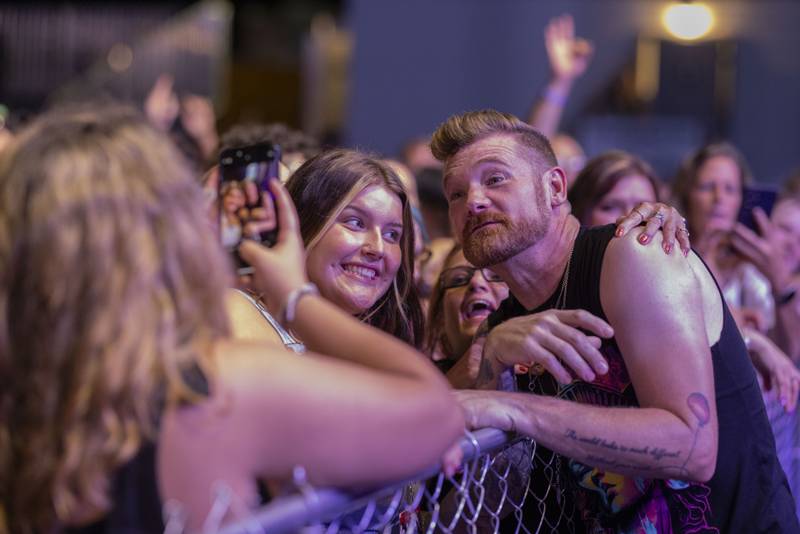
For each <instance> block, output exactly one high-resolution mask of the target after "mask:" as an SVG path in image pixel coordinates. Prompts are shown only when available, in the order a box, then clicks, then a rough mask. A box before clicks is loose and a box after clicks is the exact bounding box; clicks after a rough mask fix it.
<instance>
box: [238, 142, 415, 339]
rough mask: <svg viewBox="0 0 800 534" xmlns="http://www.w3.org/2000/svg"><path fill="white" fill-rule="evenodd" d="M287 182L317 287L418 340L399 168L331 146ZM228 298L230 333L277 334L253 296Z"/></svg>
mask: <svg viewBox="0 0 800 534" xmlns="http://www.w3.org/2000/svg"><path fill="white" fill-rule="evenodd" d="M286 187H287V189H288V190H289V193H290V195H291V197H292V201H293V202H294V204H295V207H296V209H297V213H298V216H299V218H300V233H301V235H302V238H303V243H304V245H305V247H306V250H307V260H306V269H307V271H308V277H309V280H311V282H313V283H314V284H315V285H316V286H317V287H318V288H319V291H320V294H321V295H322V296H323V297H325V298H326V299H327V300H329V301H331V302H333V303H334V304H336V305H337V306H339V307H340V308H342V309H344V310H345V311H347V312H348V313H350V314H351V315H353V316H355V317H357V318H359V319H361V320H362V321H363V322H365V323H367V324H370V325H372V326H374V327H376V328H378V329H380V330H383V331H384V332H387V333H389V334H391V335H393V336H394V337H396V338H398V339H401V340H403V341H405V342H407V343H409V344H411V345H414V346H419V345H420V344H421V342H422V327H423V314H422V309H421V307H420V304H419V298H418V297H417V293H416V289H415V288H414V279H413V262H414V232H413V230H412V228H413V222H412V221H413V220H412V217H411V208H410V205H409V202H408V198H407V195H406V191H405V189H404V187H403V185H402V183H401V181H400V179H399V178H398V176H397V174H396V173H395V172H394V171H393V170H392V169H391V167H389V166H388V165H387V164H385V163H384V162H382V161H381V160H380V159H378V158H376V157H372V156H370V155H368V154H365V153H362V152H358V151H355V150H348V149H336V150H331V151H328V152H325V153H323V154H319V155H318V156H315V157H313V158H311V159H310V160H308V161H307V162H306V163H305V164H303V165H302V166H301V167H300V168H299V169H297V171H295V173H294V174H293V175H292V177H291V178H290V179H289V181H288V182H287V183H286ZM228 304H229V310H230V312H231V315H232V323H233V325H232V326H233V330H234V335H237V336H240V337H248V338H250V337H259V338H271V339H273V340H274V341H278V340H279V338H278V333H279V332H280V330H281V328H280V325H278V324H277V321H274V319H273V318H272V317H271V316H270V315H269V313H268V312H267V310H266V309H265V308H264V307H263V306H261V307H260V309H258V310H257V309H256V307H254V304H256V305H259V304H260V303H259V302H258V301H256V300H251V301H250V302H248V301H247V299H246V298H245V296H244V295H243V294H242V293H241V292H236V293H235V294H233V295H231V297H230V298H229V303H228ZM265 318H266V319H267V321H269V322H267V321H265V320H264V319H265ZM270 325H272V326H270ZM286 334H287V333H286V332H282V335H283V336H284V344H287V342H286V339H287V338H286V337H285V336H286Z"/></svg>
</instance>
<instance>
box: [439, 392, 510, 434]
mask: <svg viewBox="0 0 800 534" xmlns="http://www.w3.org/2000/svg"><path fill="white" fill-rule="evenodd" d="M453 394H454V395H455V396H456V399H457V400H458V402H459V404H461V408H462V409H463V410H464V420H465V421H466V425H467V428H468V429H469V430H477V429H479V428H488V427H491V428H498V429H500V430H504V431H506V432H515V431H516V425H515V424H514V419H513V417H512V415H511V413H512V410H511V409H510V405H509V404H508V403H507V402H503V401H502V400H501V397H507V395H510V394H508V393H505V392H500V391H477V390H470V389H461V390H458V391H454V392H453Z"/></svg>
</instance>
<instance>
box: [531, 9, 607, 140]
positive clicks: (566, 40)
mask: <svg viewBox="0 0 800 534" xmlns="http://www.w3.org/2000/svg"><path fill="white" fill-rule="evenodd" d="M544 44H545V48H546V49H547V58H548V59H549V61H550V71H551V78H550V81H549V82H548V84H547V87H546V88H545V90H544V93H543V94H542V96H541V97H540V98H539V100H537V101H536V102H535V103H534V105H533V107H532V109H531V113H530V117H529V119H528V122H529V123H530V124H531V126H533V127H534V128H536V129H537V130H539V131H540V132H542V133H543V134H544V135H546V136H548V137H551V136H553V135H554V134H555V133H556V132H557V131H558V124H559V122H560V121H561V114H562V113H563V112H564V106H565V104H566V103H567V99H568V98H569V94H570V92H571V91H572V84H573V83H574V81H575V80H576V79H577V78H579V77H580V76H581V75H582V74H583V73H584V72H585V71H586V68H587V67H588V66H589V62H590V61H591V59H592V53H593V52H594V50H593V48H592V45H591V44H590V43H589V42H588V41H586V40H585V39H581V38H578V37H575V23H574V22H573V20H572V16H571V15H561V16H560V17H556V18H555V19H553V20H551V21H550V22H549V23H548V25H547V27H546V28H545V30H544Z"/></svg>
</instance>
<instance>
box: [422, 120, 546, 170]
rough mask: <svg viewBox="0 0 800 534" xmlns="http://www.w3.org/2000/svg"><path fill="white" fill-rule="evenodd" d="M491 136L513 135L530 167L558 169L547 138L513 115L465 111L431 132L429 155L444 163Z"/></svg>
mask: <svg viewBox="0 0 800 534" xmlns="http://www.w3.org/2000/svg"><path fill="white" fill-rule="evenodd" d="M495 134H510V135H513V136H514V137H515V138H516V140H517V142H519V144H520V145H521V146H522V147H523V148H526V149H529V150H530V151H531V152H532V154H531V156H532V158H533V162H532V163H534V165H535V166H536V167H537V168H539V169H540V170H542V171H544V170H545V169H549V168H551V167H555V166H556V165H558V161H557V160H556V155H555V153H554V152H553V149H552V147H551V146H550V142H549V141H548V140H547V137H545V136H544V135H542V134H541V133H540V132H539V131H538V130H537V129H536V128H534V127H533V126H531V125H529V124H526V123H524V122H522V121H521V120H519V119H518V118H517V117H515V116H514V115H511V114H510V113H503V112H500V111H495V110H493V109H485V110H482V111H469V112H467V113H462V114H460V115H453V116H451V117H450V118H448V119H447V120H446V121H444V122H443V123H442V124H441V125H440V126H439V128H437V129H436V132H434V134H433V138H432V139H431V152H433V155H434V157H435V158H436V159H438V160H439V161H441V162H444V163H446V162H447V160H448V159H450V158H451V157H453V156H455V155H456V154H457V153H458V152H459V151H461V149H463V148H465V147H467V146H469V145H471V144H472V143H474V142H476V141H479V140H480V139H483V138H485V137H488V136H490V135H495Z"/></svg>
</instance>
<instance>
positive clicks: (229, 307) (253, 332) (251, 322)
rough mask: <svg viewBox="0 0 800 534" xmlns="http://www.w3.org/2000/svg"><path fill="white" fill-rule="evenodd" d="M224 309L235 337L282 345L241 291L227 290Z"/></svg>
mask: <svg viewBox="0 0 800 534" xmlns="http://www.w3.org/2000/svg"><path fill="white" fill-rule="evenodd" d="M225 309H226V311H227V312H228V320H229V321H230V326H231V334H232V335H233V337H234V338H235V339H242V340H248V339H249V340H260V341H269V342H272V343H274V344H277V345H281V346H283V343H282V342H281V337H280V335H279V334H278V332H277V331H276V330H275V329H274V328H272V325H270V324H269V322H268V321H267V320H266V319H265V318H264V316H263V315H261V312H260V311H259V310H258V308H256V307H255V305H254V304H253V303H252V302H251V301H250V299H248V298H247V297H246V296H245V295H244V294H243V293H242V292H241V291H238V290H236V289H230V290H228V292H227V294H226V295H225Z"/></svg>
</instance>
